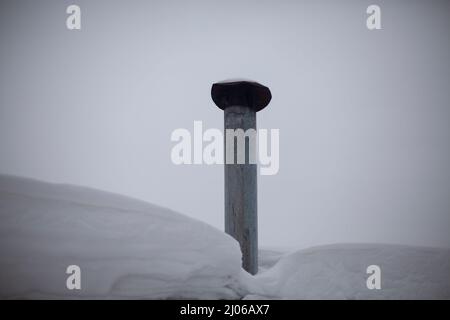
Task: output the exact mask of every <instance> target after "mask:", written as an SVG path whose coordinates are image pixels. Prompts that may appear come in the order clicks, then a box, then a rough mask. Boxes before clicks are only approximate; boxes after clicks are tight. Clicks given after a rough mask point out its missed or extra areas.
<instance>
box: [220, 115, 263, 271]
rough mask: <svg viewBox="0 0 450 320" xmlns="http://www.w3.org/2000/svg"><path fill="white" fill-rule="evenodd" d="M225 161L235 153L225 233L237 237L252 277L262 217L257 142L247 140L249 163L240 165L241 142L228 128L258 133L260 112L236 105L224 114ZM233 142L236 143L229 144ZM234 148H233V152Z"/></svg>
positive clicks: (227, 171) (227, 181)
mask: <svg viewBox="0 0 450 320" xmlns="http://www.w3.org/2000/svg"><path fill="white" fill-rule="evenodd" d="M224 127H225V135H224V148H225V152H224V154H225V159H227V155H229V153H230V152H231V154H232V155H234V163H233V164H227V163H225V232H226V233H228V234H229V235H231V236H232V237H233V238H235V239H236V240H237V241H238V242H239V244H240V247H241V251H242V266H243V268H244V269H245V270H247V271H248V272H249V273H251V274H256V273H257V272H258V217H257V176H256V170H257V165H256V163H253V164H252V163H250V159H251V158H252V157H253V158H254V157H255V155H254V154H253V155H252V154H250V153H251V152H253V153H254V152H255V148H254V146H253V147H252V146H251V145H250V144H251V143H254V142H255V140H253V141H252V139H250V138H249V139H247V138H245V140H244V142H245V150H244V152H245V163H244V164H238V163H237V156H238V147H239V140H238V139H237V138H235V137H234V136H228V135H227V129H232V130H233V132H236V131H235V130H236V129H242V130H243V131H244V132H247V130H248V129H255V130H256V111H254V110H252V109H251V108H249V107H245V106H232V107H228V108H226V109H225V111H224ZM227 136H228V139H233V140H234V141H227ZM231 148H232V149H231Z"/></svg>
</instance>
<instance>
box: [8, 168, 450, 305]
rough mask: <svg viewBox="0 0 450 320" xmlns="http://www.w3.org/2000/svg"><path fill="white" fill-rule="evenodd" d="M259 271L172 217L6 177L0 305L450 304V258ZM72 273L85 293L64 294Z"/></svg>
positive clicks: (285, 255) (310, 261)
mask: <svg viewBox="0 0 450 320" xmlns="http://www.w3.org/2000/svg"><path fill="white" fill-rule="evenodd" d="M259 262H260V272H259V273H258V275H256V276H252V275H250V274H248V273H246V272H245V271H243V270H242V268H241V267H240V265H241V253H240V250H239V246H238V244H237V242H236V241H235V240H234V239H232V238H231V237H229V236H228V235H226V234H225V233H223V232H222V231H220V230H217V229H215V228H213V227H211V226H209V225H207V224H205V223H203V222H200V221H196V220H194V219H191V218H188V217H186V216H184V215H181V214H179V213H176V212H173V211H171V210H169V209H165V208H161V207H158V206H155V205H152V204H149V203H145V202H142V201H139V200H135V199H131V198H127V197H124V196H120V195H116V194H111V193H107V192H102V191H98V190H93V189H88V188H84V187H76V186H69V185H56V184H50V183H45V182H39V181H35V180H31V179H25V178H17V177H12V176H3V175H0V298H62V299H77V298H98V299H115V298H133V299H135V298H145V299H173V298H190V299H203V298H204V299H241V298H244V299H450V249H444V248H441V249H438V248H421V247H408V246H399V245H381V244H337V245H329V246H322V247H315V248H309V249H303V250H298V251H293V252H285V251H283V250H276V249H270V250H268V249H266V250H261V251H260V261H259ZM69 265H78V266H80V268H81V279H82V281H81V290H68V289H67V288H66V279H67V277H68V275H67V274H66V268H67V266H69ZM369 265H378V266H380V268H381V286H382V287H381V290H369V289H367V287H366V279H367V277H368V276H369V275H368V274H367V273H366V269H367V267H368V266H369Z"/></svg>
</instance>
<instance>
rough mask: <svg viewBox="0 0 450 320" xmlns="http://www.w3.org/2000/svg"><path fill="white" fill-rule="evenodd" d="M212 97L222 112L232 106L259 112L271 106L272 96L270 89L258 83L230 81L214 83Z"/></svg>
mask: <svg viewBox="0 0 450 320" xmlns="http://www.w3.org/2000/svg"><path fill="white" fill-rule="evenodd" d="M211 97H212V99H213V101H214V103H215V104H216V105H217V106H218V107H219V108H220V109H222V110H225V109H226V108H228V107H231V106H247V107H250V108H252V109H253V110H255V111H256V112H257V111H259V110H262V109H264V108H265V107H266V106H267V105H268V104H269V102H270V100H271V99H272V94H271V93H270V90H269V88H267V87H265V86H263V85H262V84H259V83H258V82H253V81H247V80H238V81H236V80H228V81H223V82H217V83H214V84H213V85H212V88H211Z"/></svg>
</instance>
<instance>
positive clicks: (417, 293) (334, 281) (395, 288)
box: [246, 244, 450, 299]
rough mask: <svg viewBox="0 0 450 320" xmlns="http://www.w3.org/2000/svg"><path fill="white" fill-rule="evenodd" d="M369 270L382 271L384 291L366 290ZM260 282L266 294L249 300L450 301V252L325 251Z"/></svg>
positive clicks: (286, 264)
mask: <svg viewBox="0 0 450 320" xmlns="http://www.w3.org/2000/svg"><path fill="white" fill-rule="evenodd" d="M269 255H270V256H273V255H274V252H269ZM370 265H377V266H379V267H380V269H381V289H380V290H377V289H373V290H369V289H368V288H367V286H366V280H367V278H368V277H369V274H367V273H366V270H367V267H368V266H370ZM255 280H257V282H258V284H259V285H260V286H261V288H259V290H261V291H260V292H259V294H255V293H254V294H251V295H249V296H247V297H246V299H258V298H268V297H269V298H278V299H450V249H438V248H423V247H408V246H399V245H382V244H337V245H328V246H321V247H315V248H309V249H305V250H299V251H297V252H294V253H290V254H285V255H284V256H282V257H281V259H280V260H279V261H278V262H277V263H276V264H275V265H274V266H273V267H272V268H270V269H268V270H267V271H265V272H262V273H260V274H258V275H257V276H256V279H255Z"/></svg>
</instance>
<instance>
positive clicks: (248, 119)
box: [211, 81, 272, 274]
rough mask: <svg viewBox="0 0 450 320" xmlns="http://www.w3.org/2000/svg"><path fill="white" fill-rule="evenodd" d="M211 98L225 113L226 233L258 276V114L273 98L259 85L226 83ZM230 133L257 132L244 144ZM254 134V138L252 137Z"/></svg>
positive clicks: (215, 87) (246, 266) (214, 88)
mask: <svg viewBox="0 0 450 320" xmlns="http://www.w3.org/2000/svg"><path fill="white" fill-rule="evenodd" d="M211 97H212V99H213V101H214V103H215V104H216V105H217V106H218V107H219V108H220V109H222V110H223V111H224V127H225V134H224V148H225V152H224V154H225V232H226V233H228V234H229V235H231V236H232V237H233V238H235V239H236V240H237V241H238V242H239V245H240V247H241V251H242V267H243V268H244V269H245V270H247V271H248V272H249V273H251V274H256V273H257V272H258V217H257V181H256V170H257V164H256V112H258V111H260V110H262V109H264V108H265V107H266V106H267V105H268V104H269V102H270V100H271V99H272V94H271V93H270V90H269V88H267V87H265V86H263V85H261V84H259V83H257V82H253V81H225V82H219V83H215V84H213V86H212V88H211ZM230 129H231V130H233V133H235V134H236V133H237V131H236V130H239V129H241V130H242V131H243V132H245V133H249V131H247V130H249V129H252V130H253V132H252V130H250V137H249V138H244V141H242V137H241V139H238V138H236V137H235V136H234V135H233V136H229V135H228V132H227V130H230ZM242 131H241V134H242V133H243V132H242ZM237 134H239V133H237ZM251 134H253V135H254V136H253V137H251ZM239 140H240V143H239ZM240 146H241V148H240ZM243 146H245V149H243V148H242V147H243ZM231 154H233V155H234V157H233V158H231V161H229V160H230V157H227V156H230V155H231ZM242 154H244V159H242ZM239 155H240V156H241V157H239ZM238 160H239V161H238Z"/></svg>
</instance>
